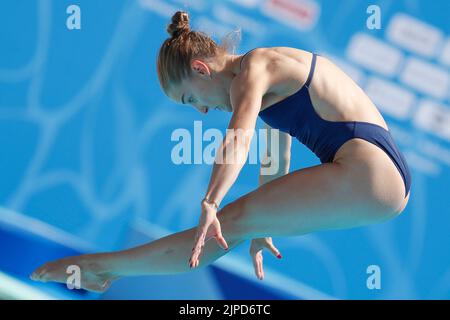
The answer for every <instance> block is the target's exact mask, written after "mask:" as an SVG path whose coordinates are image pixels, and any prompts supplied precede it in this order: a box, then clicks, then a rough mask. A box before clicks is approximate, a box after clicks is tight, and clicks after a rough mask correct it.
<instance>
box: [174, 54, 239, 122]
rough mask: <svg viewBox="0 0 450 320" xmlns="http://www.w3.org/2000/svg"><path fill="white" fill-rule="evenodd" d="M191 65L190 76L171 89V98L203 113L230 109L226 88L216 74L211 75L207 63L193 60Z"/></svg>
mask: <svg viewBox="0 0 450 320" xmlns="http://www.w3.org/2000/svg"><path fill="white" fill-rule="evenodd" d="M191 67H192V75H191V77H190V78H189V79H184V80H183V81H182V82H181V84H180V85H178V86H176V87H174V88H173V90H171V93H170V96H171V98H172V100H174V101H175V102H177V103H181V104H187V105H191V106H193V107H194V108H195V109H196V110H198V111H199V112H201V113H205V114H206V113H208V111H209V110H222V111H232V108H231V103H230V96H229V93H228V90H227V88H225V87H224V83H223V82H221V81H220V79H219V77H218V76H217V74H215V75H211V70H210V68H209V67H208V65H207V64H205V63H204V62H202V61H200V60H193V61H192V65H191Z"/></svg>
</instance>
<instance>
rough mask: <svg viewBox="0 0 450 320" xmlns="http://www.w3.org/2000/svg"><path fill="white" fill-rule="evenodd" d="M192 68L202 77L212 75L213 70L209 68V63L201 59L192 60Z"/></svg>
mask: <svg viewBox="0 0 450 320" xmlns="http://www.w3.org/2000/svg"><path fill="white" fill-rule="evenodd" d="M191 68H192V71H193V72H196V73H197V74H198V75H199V76H201V77H206V78H210V77H211V70H210V69H209V67H208V65H207V64H206V63H204V62H203V61H201V60H197V59H195V60H192V62H191Z"/></svg>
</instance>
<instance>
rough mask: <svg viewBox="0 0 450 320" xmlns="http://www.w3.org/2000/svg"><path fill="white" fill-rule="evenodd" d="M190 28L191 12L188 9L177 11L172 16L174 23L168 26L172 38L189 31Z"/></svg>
mask: <svg viewBox="0 0 450 320" xmlns="http://www.w3.org/2000/svg"><path fill="white" fill-rule="evenodd" d="M190 29H191V28H190V26H189V14H188V13H187V12H186V11H177V12H175V14H174V15H173V16H172V23H171V24H169V26H168V27H167V32H168V33H169V35H170V36H171V37H172V38H175V37H178V36H179V35H180V34H182V33H183V32H189V31H190Z"/></svg>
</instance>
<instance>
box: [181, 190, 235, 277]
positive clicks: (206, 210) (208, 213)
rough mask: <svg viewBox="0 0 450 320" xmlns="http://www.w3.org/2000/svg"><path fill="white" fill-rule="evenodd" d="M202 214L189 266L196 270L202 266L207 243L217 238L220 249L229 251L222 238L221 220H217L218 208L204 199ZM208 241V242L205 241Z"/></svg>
mask: <svg viewBox="0 0 450 320" xmlns="http://www.w3.org/2000/svg"><path fill="white" fill-rule="evenodd" d="M201 207H202V213H201V216H200V221H199V224H198V227H197V233H196V235H195V241H194V247H193V248H192V254H191V258H190V259H189V266H190V267H191V268H196V267H198V265H199V264H200V254H201V253H202V250H203V247H204V245H205V242H206V241H208V240H210V239H211V238H215V239H216V241H217V243H218V244H219V246H220V247H222V248H223V249H225V250H228V244H227V242H226V240H225V238H224V237H223V236H222V230H221V228H220V222H219V219H217V216H216V214H217V207H216V206H215V205H214V204H212V203H210V202H208V201H206V200H205V199H203V201H202V204H201ZM205 239H206V240H205Z"/></svg>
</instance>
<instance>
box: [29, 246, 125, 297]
mask: <svg viewBox="0 0 450 320" xmlns="http://www.w3.org/2000/svg"><path fill="white" fill-rule="evenodd" d="M69 266H78V267H79V268H80V273H81V274H80V275H81V279H80V286H81V288H83V289H86V290H89V291H94V292H105V291H106V290H108V288H109V287H110V286H111V283H112V281H114V280H116V279H117V278H119V277H118V276H116V275H113V274H112V273H110V272H109V271H108V268H107V267H106V266H105V263H104V262H103V261H102V256H101V255H100V254H97V255H96V254H86V255H80V256H74V257H68V258H63V259H59V260H56V261H52V262H48V263H45V264H44V265H42V266H40V267H39V268H37V269H36V270H35V271H34V272H33V273H32V274H31V276H30V278H31V279H32V280H35V281H41V282H48V281H52V282H60V283H66V282H67V279H68V277H69V276H70V275H71V274H72V273H71V272H68V268H69Z"/></svg>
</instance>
